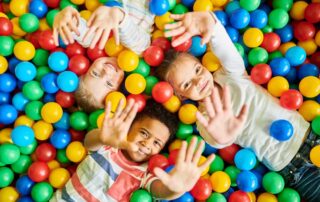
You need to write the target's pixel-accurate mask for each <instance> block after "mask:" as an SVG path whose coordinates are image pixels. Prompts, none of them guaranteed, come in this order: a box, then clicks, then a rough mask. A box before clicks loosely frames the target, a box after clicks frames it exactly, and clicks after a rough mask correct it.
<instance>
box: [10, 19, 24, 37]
mask: <svg viewBox="0 0 320 202" xmlns="http://www.w3.org/2000/svg"><path fill="white" fill-rule="evenodd" d="M10 21H11V23H12V25H13V35H16V36H25V35H26V34H27V32H25V31H23V30H22V29H21V27H20V25H19V18H18V17H15V18H12V19H11V20H10Z"/></svg>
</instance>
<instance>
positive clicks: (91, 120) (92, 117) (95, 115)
mask: <svg viewBox="0 0 320 202" xmlns="http://www.w3.org/2000/svg"><path fill="white" fill-rule="evenodd" d="M103 112H104V110H103V109H98V110H96V111H94V112H92V113H91V114H90V115H89V124H90V126H92V127H93V128H97V127H98V125H97V120H98V118H99V116H100V114H102V113H103Z"/></svg>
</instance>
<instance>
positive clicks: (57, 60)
mask: <svg viewBox="0 0 320 202" xmlns="http://www.w3.org/2000/svg"><path fill="white" fill-rule="evenodd" d="M68 63H69V58H68V56H67V55H66V54H65V53H63V52H60V51H58V52H54V53H52V54H51V55H50V56H49V58H48V64H49V67H50V68H51V69H52V70H53V71H55V72H62V71H64V70H66V69H67V67H68Z"/></svg>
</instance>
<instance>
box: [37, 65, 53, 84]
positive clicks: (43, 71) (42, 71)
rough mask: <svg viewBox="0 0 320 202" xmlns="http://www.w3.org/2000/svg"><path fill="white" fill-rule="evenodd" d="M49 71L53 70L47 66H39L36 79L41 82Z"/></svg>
mask: <svg viewBox="0 0 320 202" xmlns="http://www.w3.org/2000/svg"><path fill="white" fill-rule="evenodd" d="M49 72H51V69H50V68H49V67H47V66H41V67H38V69H37V75H36V78H35V80H36V81H39V82H41V79H42V77H43V76H44V75H46V74H48V73H49Z"/></svg>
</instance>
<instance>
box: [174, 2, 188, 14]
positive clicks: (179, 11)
mask: <svg viewBox="0 0 320 202" xmlns="http://www.w3.org/2000/svg"><path fill="white" fill-rule="evenodd" d="M188 11H189V10H188V8H187V7H186V6H184V5H183V4H176V5H175V6H174V7H173V9H172V13H173V14H184V13H187V12H188Z"/></svg>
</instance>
